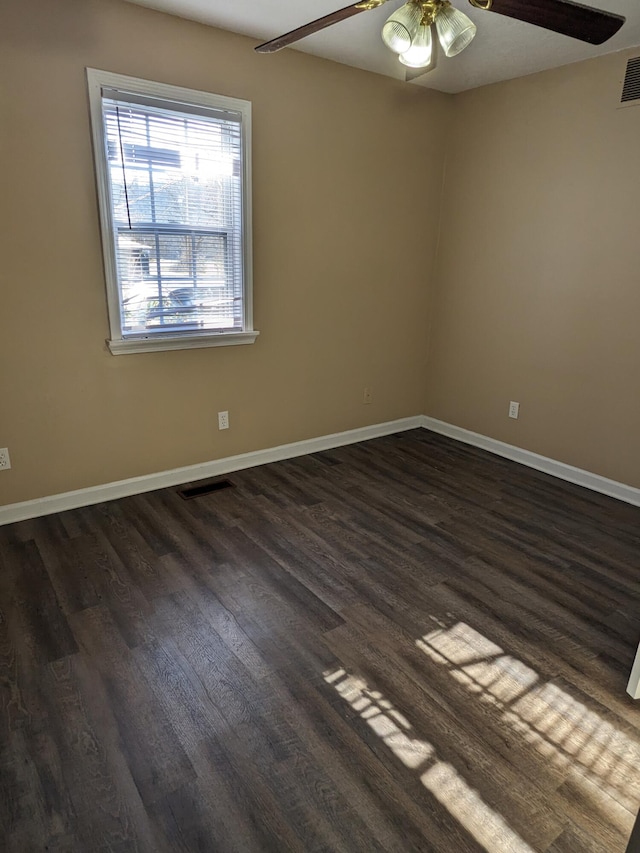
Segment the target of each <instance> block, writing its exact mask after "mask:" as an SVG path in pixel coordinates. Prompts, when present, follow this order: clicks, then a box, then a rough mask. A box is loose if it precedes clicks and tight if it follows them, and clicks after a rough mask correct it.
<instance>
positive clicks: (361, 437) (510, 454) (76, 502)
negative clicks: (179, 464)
mask: <svg viewBox="0 0 640 853" xmlns="http://www.w3.org/2000/svg"><path fill="white" fill-rule="evenodd" d="M419 427H423V428H424V429H428V430H430V431H431V432H436V433H439V434H440V435H446V436H448V437H449V438H454V439H456V440H457V441H462V442H463V443H464V444H471V445H473V446H474V447H480V448H482V449H483V450H488V451H489V452H490V453H495V454H496V455H497V456H503V457H505V458H506V459H512V460H513V461H514V462H519V463H520V464H521V465H526V466H528V467H529V468H535V469H536V470H537V471H544V472H545V473H546V474H551V475H552V476H554V477H558V478H559V479H561V480H567V481H568V482H570V483H575V484H577V485H578V486H584V487H585V488H587V489H591V491H594V492H600V493H601V494H603V495H609V496H610V497H613V498H617V499H618V500H621V501H624V502H625V503H629V504H633V505H634V506H640V489H636V488H634V487H633V486H627V485H625V484H624V483H618V482H616V481H615V480H608V479H607V478H606V477H601V476H600V475H599V474H592V473H591V472H589V471H584V470H583V469H581V468H574V467H573V466H572V465H566V464H565V463H564V462H557V461H556V460H555V459H549V458H548V457H546V456H540V455H539V454H537V453H532V452H531V451H529V450H523V449H522V448H520V447H515V446H514V445H512V444H505V443H504V442H502V441H497V440H496V439H494V438H489V437H488V436H486V435H481V434H480V433H477V432H471V431H470V430H467V429H463V428H462V427H457V426H454V425H453V424H448V423H445V422H444V421H439V420H436V418H430V417H427V416H426V415H416V416H414V417H410V418H401V419H400V420H396V421H388V422H386V423H382V424H373V425H372V426H366V427H360V428H359V429H352V430H347V431H346V432H336V433H332V434H331V435H323V436H320V437H319V438H310V439H307V440H306V441H295V442H293V443H292V444H281V445H279V446H278V447H269V448H267V449H265V450H256V451H253V452H251V453H241V454H239V455H238V456H227V457H225V458H224V459H214V460H212V461H210V462H202V463H201V464H198V465H187V466H185V467H184V468H174V469H172V470H171V471H161V472H159V473H157V474H147V475H145V476H143V477H132V478H130V479H128V480H118V481H117V482H115V483H106V484H105V485H101V486H91V487H89V488H87V489H77V490H76V491H73V492H64V493H63V494H59V495H51V496H49V497H44V498H37V499H36V500H32V501H23V502H22V503H15V504H8V505H7V506H1V507H0V526H2V525H4V524H11V523H13V522H15V521H25V520H26V519H29V518H37V517H38V516H41V515H51V514H53V513H55V512H63V511H65V510H68V509H77V508H78V507H81V506H90V505H91V504H97V503H102V502H103V501H112V500H116V499H117V498H125V497H128V496H129V495H138V494H142V493H143V492H152V491H155V490H156V489H164V488H167V487H168V486H180V485H182V484H183V483H191V482H194V481H196V480H202V479H204V478H206V477H219V476H221V475H223V474H230V473H231V472H233V471H241V470H243V469H244V468H254V467H255V466H257V465H266V464H268V463H269V462H279V461H280V460H282V459H293V458H294V457H296V456H304V455H306V454H307V453H318V452H319V451H321V450H330V449H331V448H334V447H342V446H344V445H347V444H356V443H357V442H359V441H367V440H368V439H370V438H377V437H379V436H383V435H391V434H392V433H394V432H404V431H405V430H408V429H416V428H419Z"/></svg>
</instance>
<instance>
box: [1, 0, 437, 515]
mask: <svg viewBox="0 0 640 853" xmlns="http://www.w3.org/2000/svg"><path fill="white" fill-rule="evenodd" d="M253 44H254V43H253V42H252V41H251V40H249V39H246V38H243V37H241V36H236V35H232V34H229V33H224V32H221V31H218V30H215V29H212V28H208V27H204V26H201V25H199V24H195V23H191V22H187V21H183V20H180V19H177V18H172V17H169V16H165V15H162V14H159V13H156V12H152V11H149V10H147V9H142V8H139V7H137V6H133V5H129V4H128V3H124V2H118V0H55V2H52V0H9V2H7V3H3V4H2V7H1V9H0V87H1V88H0V115H1V116H2V121H1V125H0V127H1V130H0V134H1V136H0V145H1V151H0V156H1V162H2V167H1V168H2V193H1V199H0V210H1V215H2V228H1V229H0V233H1V234H2V240H1V262H0V289H1V291H2V300H3V301H2V310H1V311H0V446H8V447H9V449H10V451H11V457H12V465H13V467H12V470H11V471H6V472H3V473H2V474H1V475H0V505H2V504H8V503H13V502H16V501H21V500H26V499H30V498H35V497H39V496H42V495H47V494H55V493H58V492H62V491H67V490H70V489H76V488H82V487H85V486H91V485H94V484H99V483H105V482H110V481H113V480H117V479H121V478H126V477H132V476H136V475H142V474H146V473H150V472H155V471H161V470H165V469H169V468H174V467H177V466H182V465H188V464H192V463H196V462H199V461H205V460H210V459H215V458H218V457H223V456H228V455H230V454H235V453H241V452H245V451H250V450H256V449H259V448H263V447H270V446H273V445H277V444H281V443H284V442H289V441H295V440H299V439H305V438H309V437H314V436H318V435H322V434H325V433H331V432H336V431H340V430H346V429H350V428H354V427H358V426H363V425H366V424H369V423H378V422H382V421H386V420H390V419H393V418H399V417H403V416H407V415H414V414H418V413H419V412H420V411H421V410H422V408H423V404H424V375H425V367H426V358H427V336H426V334H425V328H426V326H427V318H428V316H429V306H428V291H429V284H430V276H431V272H432V266H433V260H434V249H435V235H436V231H437V229H436V223H437V216H438V201H439V194H440V190H441V183H442V166H443V162H444V139H445V134H446V131H447V120H448V115H449V110H450V107H451V104H452V99H451V98H450V97H448V96H445V95H440V94H437V93H431V92H427V91H424V90H419V89H417V88H416V87H410V86H405V85H404V84H402V83H399V82H396V81H392V80H389V79H387V78H384V77H380V76H377V75H373V74H368V73H364V72H360V71H357V70H355V69H351V68H347V67H345V66H341V65H338V64H335V63H331V62H327V61H323V60H319V59H316V58H313V57H309V56H306V55H303V54H300V53H297V52H293V51H285V52H283V53H281V54H278V55H277V56H272V57H265V56H258V55H256V54H254V52H253V50H252V48H253ZM85 66H93V67H96V68H100V69H105V70H109V71H114V72H118V73H123V74H130V75H134V76H139V77H144V78H149V79H152V80H158V81H162V82H167V83H172V84H176V85H180V86H188V87H192V88H196V89H203V90H207V91H213V92H217V93H219V94H224V95H229V96H232V97H240V98H246V99H249V100H251V101H252V103H253V122H254V161H253V165H254V187H253V194H254V233H255V242H254V252H255V311H254V314H255V323H256V328H258V329H259V330H260V331H261V335H260V337H259V339H258V342H257V343H256V344H255V345H254V346H244V347H230V348H214V349H202V350H190V351H181V352H167V353H150V354H137V355H129V356H118V357H114V356H112V355H110V354H109V353H108V351H107V349H106V347H105V344H104V340H105V338H106V337H107V334H108V326H107V314H106V309H105V296H104V284H103V270H102V260H101V252H100V244H99V231H98V220H97V209H96V198H95V183H94V174H93V163H92V156H91V148H90V133H89V118H88V108H87V95H86V81H85V72H84V69H85ZM365 386H371V387H372V388H373V391H374V402H373V404H372V405H369V406H365V405H363V402H362V396H363V389H364V387H365ZM222 409H228V410H229V412H230V419H231V429H230V430H229V431H228V432H222V433H220V432H218V430H217V425H216V412H217V411H218V410H222Z"/></svg>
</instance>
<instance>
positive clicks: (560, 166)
mask: <svg viewBox="0 0 640 853" xmlns="http://www.w3.org/2000/svg"><path fill="white" fill-rule="evenodd" d="M637 54H638V50H637V49H636V50H635V51H630V52H626V53H620V54H614V55H611V56H609V57H605V58H602V59H598V60H592V61H589V62H584V63H580V64H577V65H572V66H568V67H565V68H561V69H558V70H555V71H551V72H546V73H542V74H537V75H534V76H531V77H527V78H522V79H520V80H515V81H512V82H508V83H502V84H498V85H494V86H489V87H485V88H483V89H479V90H476V91H473V92H469V93H466V94H463V95H460V96H457V97H456V99H455V114H454V125H453V129H452V134H451V139H450V143H449V154H448V159H447V166H446V179H445V201H444V206H443V218H442V237H441V244H440V249H439V262H438V270H437V277H436V280H437V296H436V302H435V308H434V311H433V315H432V328H433V336H432V341H431V354H430V362H429V372H428V377H427V383H428V398H427V406H426V413H427V414H429V415H432V416H433V417H436V418H440V419H442V420H445V421H448V422H450V423H453V424H456V425H458V426H462V427H466V428H468V429H471V430H475V431H477V432H480V433H483V434H485V435H489V436H492V437H494V438H497V439H501V440H503V441H507V442H509V443H512V444H515V445H518V446H519V447H524V448H527V449H529V450H532V451H535V452H538V453H541V454H544V455H546V456H550V457H552V458H554V459H557V460H561V461H563V462H566V463H569V464H572V465H576V466H578V467H581V468H585V469H587V470H589V471H592V472H595V473H598V474H602V475H604V476H607V477H611V478H613V479H615V480H619V481H622V482H624V483H628V484H630V485H633V486H640V393H639V392H638V377H639V374H640V325H639V323H640V234H639V230H638V226H639V223H640V157H639V152H640V107H631V108H626V109H617V106H618V103H619V100H620V92H621V84H622V78H623V75H624V69H625V66H626V60H627V58H628V57H629V56H631V55H637ZM509 400H517V401H519V402H520V403H521V417H520V419H519V420H517V421H515V420H509V418H508V417H507V409H508V404H509Z"/></svg>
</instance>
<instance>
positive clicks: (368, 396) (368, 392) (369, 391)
mask: <svg viewBox="0 0 640 853" xmlns="http://www.w3.org/2000/svg"><path fill="white" fill-rule="evenodd" d="M362 402H363V403H364V404H365V405H366V406H368V405H369V403H373V388H365V389H364V393H363V395H362Z"/></svg>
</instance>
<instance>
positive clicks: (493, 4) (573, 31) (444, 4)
mask: <svg viewBox="0 0 640 853" xmlns="http://www.w3.org/2000/svg"><path fill="white" fill-rule="evenodd" d="M386 2H387V0H361V2H359V3H353V4H352V5H350V6H345V7H344V8H343V9H338V10H337V11H336V12H332V13H331V14H329V15H324V16H323V17H322V18H318V19H317V20H315V21H311V22H310V23H308V24H304V25H303V26H301V27H297V28H296V29H295V30H291V32H289V33H285V35H282V36H278V38H275V39H272V40H271V41H268V42H265V43H264V44H261V45H259V46H258V47H256V51H257V52H258V53H275V52H276V51H278V50H282V48H283V47H288V46H289V45H291V44H293V43H294V42H297V41H299V40H300V39H303V38H305V37H306V36H310V35H311V34H312V33H317V32H318V31H319V30H323V29H325V27H330V26H332V24H337V23H339V22H340V21H344V20H346V19H347V18H351V17H353V15H358V14H360V12H368V11H370V10H371V9H377V8H378V6H382V5H383V4H384V3H386ZM469 2H470V3H471V5H472V6H474V7H475V8H476V9H482V10H483V11H486V12H497V13H498V14H499V15H506V16H507V17H509V18H516V19H517V20H519V21H525V22H526V23H528V24H535V25H536V26H538V27H542V28H544V29H546V30H552V31H553V32H556V33H561V34H562V35H565V36H571V37H572V38H575V39H579V40H580V41H586V42H589V44H602V43H603V42H605V41H607V39H610V38H611V36H613V35H615V33H617V32H618V30H619V29H620V27H621V26H622V25H623V24H624V22H625V20H626V19H625V18H624V17H622V15H616V14H614V13H613V12H605V11H604V10H601V9H593V8H592V7H590V6H583V5H582V4H581V3H574V2H573V0H469ZM433 24H435V31H436V35H437V38H438V41H439V43H440V45H441V46H442V49H443V50H444V53H445V55H446V56H456V55H457V54H458V53H460V51H462V50H464V49H465V47H467V46H468V45H469V44H470V43H471V41H472V39H473V37H474V36H475V34H476V25H475V24H474V23H473V21H472V20H471V19H470V18H468V17H467V16H466V15H465V14H464V13H463V12H461V11H460V10H459V9H456V8H454V7H453V6H452V5H451V3H450V2H449V0H408V2H406V3H405V4H404V5H403V6H400V8H399V9H397V10H396V11H395V12H394V13H393V14H392V15H391V16H390V17H389V18H387V20H386V22H385V24H384V26H383V27H382V40H383V41H384V43H385V44H386V45H387V47H388V48H389V49H390V50H392V51H393V52H394V53H396V54H398V56H399V59H400V62H401V63H402V64H403V65H406V66H407V67H408V68H409V69H412V68H413V69H423V71H422V72H420V73H424V72H426V71H428V70H430V69H431V67H433V37H432V30H433V29H434V27H433V26H432V25H433ZM415 76H418V75H416V74H415V73H414V75H413V77H415Z"/></svg>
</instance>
